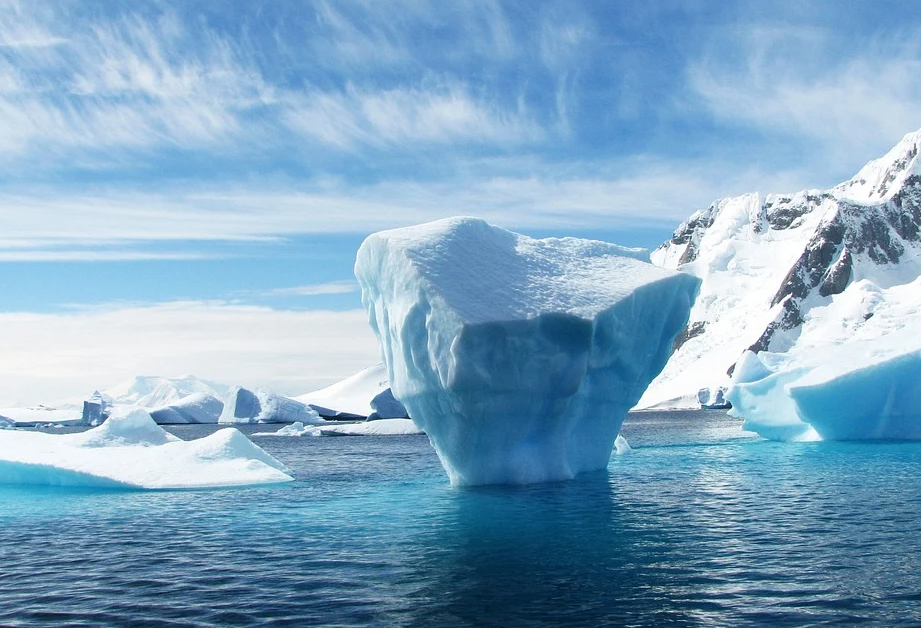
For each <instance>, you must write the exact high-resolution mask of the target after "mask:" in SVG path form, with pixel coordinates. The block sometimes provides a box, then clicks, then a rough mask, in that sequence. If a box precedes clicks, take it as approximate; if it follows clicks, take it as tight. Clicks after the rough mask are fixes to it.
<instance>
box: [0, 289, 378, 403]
mask: <svg viewBox="0 0 921 628" xmlns="http://www.w3.org/2000/svg"><path fill="white" fill-rule="evenodd" d="M0 346H2V347H3V356H4V357H3V360H2V361H0V382H2V384H0V407H2V406H7V405H11V404H15V403H26V404H28V403H41V402H56V401H59V400H61V399H67V398H71V397H77V396H80V395H86V394H89V393H91V392H92V391H93V390H94V389H99V388H107V387H110V386H112V385H115V384H117V383H119V382H121V381H123V380H126V379H129V378H131V377H133V376H135V375H139V374H152V375H164V376H179V375H183V374H187V373H191V374H194V375H197V376H199V377H205V378H208V379H213V380H217V381H223V382H227V383H233V384H240V385H244V386H250V387H254V386H265V387H269V388H272V389H274V390H276V391H277V392H280V393H284V394H300V393H304V392H307V391H310V390H313V389H316V388H320V387H323V386H325V385H327V384H330V383H332V382H334V381H336V380H338V379H340V378H342V377H346V376H348V375H350V374H352V373H354V372H356V371H358V370H360V369H362V368H365V367H366V366H369V365H371V364H374V363H375V362H378V361H379V360H380V357H379V353H378V347H377V341H376V339H375V338H374V336H373V334H372V332H371V329H370V327H369V325H368V322H367V315H366V314H365V312H364V311H362V310H355V311H346V312H324V311H312V312H295V311H282V310H272V309H269V308H264V307H254V306H245V305H235V304H231V303H226V302H203V301H187V302H171V303H159V304H148V305H143V304H117V303H116V304H110V305H107V306H100V307H94V308H92V309H87V310H78V311H74V312H67V313H61V314H34V313H3V314H0Z"/></svg>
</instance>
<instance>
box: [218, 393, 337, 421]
mask: <svg viewBox="0 0 921 628" xmlns="http://www.w3.org/2000/svg"><path fill="white" fill-rule="evenodd" d="M295 421H300V422H302V423H317V422H319V421H322V419H321V418H320V415H319V414H317V412H316V410H314V409H313V408H311V407H310V406H308V405H307V404H305V403H302V402H300V401H297V400H295V399H289V398H288V397H282V396H280V395H276V394H275V393H273V392H269V391H267V390H256V391H255V392H253V391H251V390H248V389H246V388H241V387H239V386H235V387H234V388H233V389H231V391H230V394H229V395H228V396H227V398H226V399H225V400H224V411H223V413H222V414H221V418H220V419H219V421H218V422H219V423H293V422H295Z"/></svg>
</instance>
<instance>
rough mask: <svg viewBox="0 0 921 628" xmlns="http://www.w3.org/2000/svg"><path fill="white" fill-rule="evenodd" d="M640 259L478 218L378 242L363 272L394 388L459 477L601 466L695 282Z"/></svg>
mask: <svg viewBox="0 0 921 628" xmlns="http://www.w3.org/2000/svg"><path fill="white" fill-rule="evenodd" d="M645 258H646V254H645V251H643V250H637V249H625V248H623V247H619V246H616V245H613V244H608V243H604V242H596V241H589V240H579V239H575V238H551V239H546V240H535V239H532V238H529V237H526V236H522V235H519V234H516V233H513V232H510V231H506V230H504V229H500V228H497V227H494V226H492V225H489V224H488V223H486V222H484V221H482V220H479V219H475V218H451V219H447V220H441V221H436V222H432V223H428V224H424V225H419V226H416V227H409V228H404V229H395V230H392V231H384V232H381V233H377V234H374V235H371V236H370V237H368V239H367V240H365V242H364V243H363V244H362V245H361V248H360V249H359V251H358V257H357V261H356V264H355V274H356V277H357V278H358V282H359V284H360V285H361V289H362V301H363V302H364V304H365V307H366V308H367V309H368V312H369V318H370V322H371V326H372V327H373V329H374V331H375V333H376V334H377V336H378V338H379V340H380V344H381V351H382V354H383V357H384V362H385V364H386V365H387V367H388V375H389V379H390V385H391V387H392V390H393V393H394V395H395V396H396V398H397V399H399V400H400V401H401V402H402V403H403V405H404V406H406V409H407V411H408V412H409V416H410V417H412V419H413V420H414V421H415V422H416V424H417V425H418V426H419V427H420V428H421V429H422V430H424V431H425V432H426V433H427V434H428V435H429V438H430V439H431V441H432V444H433V445H434V447H435V450H436V451H437V452H438V455H439V457H440V459H441V462H442V464H443V465H444V467H445V470H446V471H447V473H448V476H449V478H450V480H451V482H452V484H456V485H472V484H495V483H531V482H543V481H553V480H562V479H568V478H572V477H573V476H574V475H576V474H577V473H580V472H583V471H590V470H594V469H601V468H604V467H605V466H606V465H607V464H608V460H609V458H610V455H611V450H612V447H613V444H614V439H615V437H616V436H617V433H618V430H619V428H620V425H621V423H622V422H623V419H624V417H625V415H626V413H627V410H628V409H629V408H630V407H632V406H633V405H634V404H635V403H636V402H637V400H638V399H639V398H640V396H641V395H642V393H643V391H644V390H645V388H646V386H647V385H648V384H649V382H650V380H652V378H653V377H655V375H656V374H657V373H658V372H659V371H660V370H661V369H662V367H663V365H664V364H665V362H666V360H667V359H668V356H669V353H670V351H671V346H672V341H673V340H674V338H675V336H676V335H677V334H678V332H679V331H680V330H681V328H682V327H683V326H684V325H685V324H686V323H687V319H688V312H689V310H690V307H691V305H692V303H693V301H694V296H695V295H696V292H697V289H698V286H699V284H700V281H699V280H698V279H697V278H695V277H692V276H690V275H686V274H681V273H675V272H671V271H667V270H663V269H661V268H657V267H655V266H653V265H651V264H649V263H647V262H646V261H644V259H645Z"/></svg>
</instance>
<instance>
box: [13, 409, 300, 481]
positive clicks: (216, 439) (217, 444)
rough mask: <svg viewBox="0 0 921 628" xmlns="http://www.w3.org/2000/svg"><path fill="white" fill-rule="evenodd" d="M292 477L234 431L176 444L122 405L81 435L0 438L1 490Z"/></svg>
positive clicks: (36, 434)
mask: <svg viewBox="0 0 921 628" xmlns="http://www.w3.org/2000/svg"><path fill="white" fill-rule="evenodd" d="M292 479H293V478H292V477H291V476H290V475H289V474H288V472H287V469H286V468H285V467H284V465H282V464H281V463H280V462H278V461H277V460H275V459H274V458H272V456H270V455H268V454H267V453H265V452H264V451H263V450H262V449H260V448H259V447H257V446H256V445H254V444H253V443H252V442H251V441H250V440H248V439H247V438H246V437H245V436H243V434H241V433H240V432H238V431H237V430H235V429H224V430H220V431H218V432H215V433H214V434H212V435H210V436H208V437H205V438H201V439H198V440H194V441H188V442H186V441H182V440H179V439H178V438H176V437H175V436H173V435H171V434H169V433H167V432H166V431H164V430H163V428H161V427H159V426H158V425H157V424H156V423H154V421H153V419H151V418H150V415H149V414H147V412H145V411H144V410H142V409H140V408H131V407H125V408H122V409H118V410H117V411H116V412H113V415H112V416H110V417H109V419H108V420H107V421H106V422H105V423H103V424H102V425H101V426H99V427H96V428H93V429H91V430H88V431H86V432H83V433H80V434H63V435H57V434H43V433H40V432H24V431H5V432H3V433H0V484H48V485H55V486H102V487H123V488H151V489H167V488H207V487H221V486H242V485H250V484H271V483H276V482H288V481H290V480H292Z"/></svg>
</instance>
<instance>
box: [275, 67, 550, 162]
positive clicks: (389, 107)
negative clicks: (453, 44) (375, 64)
mask: <svg viewBox="0 0 921 628" xmlns="http://www.w3.org/2000/svg"><path fill="white" fill-rule="evenodd" d="M285 121H286V123H287V124H288V126H290V127H291V128H292V129H294V130H296V131H297V132H299V133H301V134H303V135H307V136H312V137H314V138H315V139H317V140H320V141H321V142H324V143H326V144H330V145H332V146H336V147H339V148H354V147H356V146H358V145H373V146H380V147H383V146H399V145H402V144H405V143H422V144H445V143H452V142H473V143H480V142H485V143H494V144H509V143H512V144H517V143H520V142H530V141H536V140H538V139H540V138H541V137H542V135H543V132H542V131H541V129H540V126H539V125H538V124H537V123H535V122H534V121H532V120H530V119H529V118H528V116H527V113H526V112H524V111H518V110H513V111H508V110H505V109H503V108H501V107H499V106H495V105H491V104H489V103H486V102H483V101H479V100H477V99H475V98H473V97H472V96H471V95H470V94H469V93H468V91H467V89H466V88H465V87H464V86H463V85H462V84H459V83H449V84H443V85H437V86H435V87H431V88H428V87H423V88H395V89H386V90H363V89H359V88H357V87H355V86H352V85H350V86H348V87H347V88H346V89H345V90H344V91H342V92H313V93H308V94H306V95H304V96H303V97H301V98H299V99H298V100H297V101H296V102H294V103H292V104H291V106H289V107H288V108H287V110H286V112H285Z"/></svg>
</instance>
